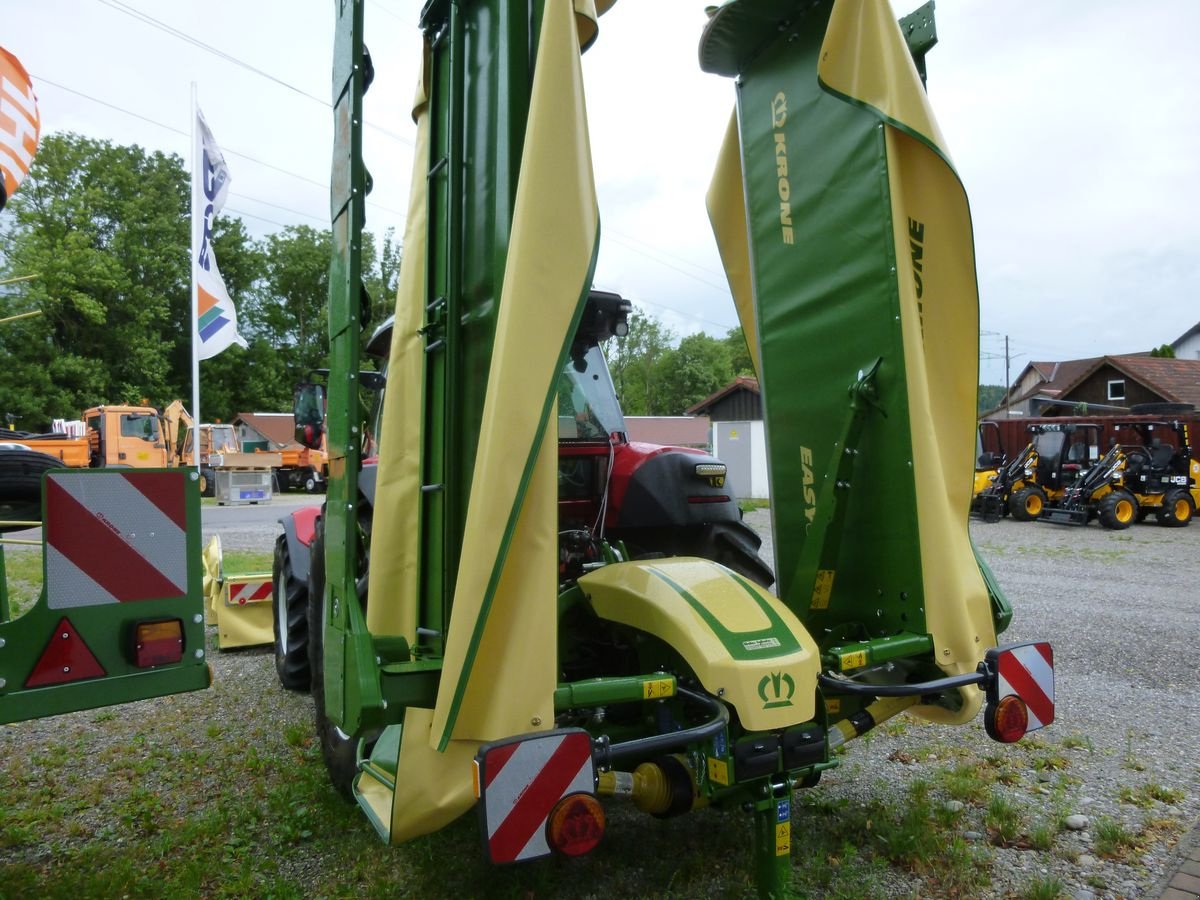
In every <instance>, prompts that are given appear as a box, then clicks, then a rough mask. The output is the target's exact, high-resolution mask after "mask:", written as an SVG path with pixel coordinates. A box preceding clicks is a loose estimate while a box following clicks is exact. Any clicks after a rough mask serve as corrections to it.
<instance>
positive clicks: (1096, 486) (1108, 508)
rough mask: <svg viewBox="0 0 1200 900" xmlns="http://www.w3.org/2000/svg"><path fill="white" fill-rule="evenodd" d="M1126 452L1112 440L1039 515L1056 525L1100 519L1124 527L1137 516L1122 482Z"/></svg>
mask: <svg viewBox="0 0 1200 900" xmlns="http://www.w3.org/2000/svg"><path fill="white" fill-rule="evenodd" d="M1124 471H1125V454H1124V453H1122V452H1121V448H1120V446H1119V445H1117V444H1114V445H1113V446H1112V447H1110V448H1109V449H1108V452H1107V453H1105V454H1104V456H1103V457H1101V458H1100V459H1099V460H1098V461H1097V462H1095V463H1093V464H1092V465H1090V466H1088V467H1087V468H1085V469H1083V470H1082V471H1081V472H1080V473H1079V474H1078V475H1077V476H1076V477H1075V478H1074V479H1073V480H1072V481H1071V482H1070V484H1068V485H1067V486H1066V487H1065V488H1063V489H1062V491H1061V493H1057V494H1056V495H1055V497H1054V500H1053V501H1051V502H1050V503H1049V504H1048V505H1047V506H1046V507H1045V508H1044V509H1043V510H1042V513H1041V515H1040V516H1039V521H1043V522H1051V523H1053V524H1056V525H1086V524H1087V523H1088V522H1090V521H1092V520H1093V519H1099V520H1100V524H1101V525H1103V526H1104V527H1105V528H1109V529H1112V530H1114V531H1123V530H1124V529H1126V528H1128V527H1129V526H1130V525H1132V524H1133V523H1134V522H1136V521H1137V518H1138V502H1137V498H1136V497H1134V496H1133V494H1131V493H1130V492H1129V491H1128V490H1126V489H1125V488H1124V486H1123V482H1124Z"/></svg>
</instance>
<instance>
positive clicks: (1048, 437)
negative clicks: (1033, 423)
mask: <svg viewBox="0 0 1200 900" xmlns="http://www.w3.org/2000/svg"><path fill="white" fill-rule="evenodd" d="M1066 438H1067V436H1066V435H1065V434H1063V433H1062V432H1061V431H1044V432H1042V433H1041V434H1039V435H1038V436H1037V440H1036V446H1037V452H1038V457H1039V458H1040V459H1041V461H1042V463H1043V464H1044V465H1045V466H1046V467H1047V468H1049V469H1051V470H1053V469H1054V468H1056V467H1057V466H1058V459H1059V457H1060V456H1062V451H1063V443H1064V442H1065V441H1066Z"/></svg>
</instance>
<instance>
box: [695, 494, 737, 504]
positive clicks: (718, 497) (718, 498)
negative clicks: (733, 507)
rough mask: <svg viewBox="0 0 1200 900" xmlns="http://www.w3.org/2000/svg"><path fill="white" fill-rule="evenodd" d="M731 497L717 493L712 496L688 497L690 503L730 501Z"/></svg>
mask: <svg viewBox="0 0 1200 900" xmlns="http://www.w3.org/2000/svg"><path fill="white" fill-rule="evenodd" d="M728 502H729V497H727V496H726V495H725V494H717V495H716V496H712V497H688V503H728Z"/></svg>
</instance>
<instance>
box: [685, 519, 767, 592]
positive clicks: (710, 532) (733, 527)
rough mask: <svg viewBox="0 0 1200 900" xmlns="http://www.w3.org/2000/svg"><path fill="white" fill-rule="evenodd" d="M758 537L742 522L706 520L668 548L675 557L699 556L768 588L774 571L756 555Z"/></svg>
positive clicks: (758, 543)
mask: <svg viewBox="0 0 1200 900" xmlns="http://www.w3.org/2000/svg"><path fill="white" fill-rule="evenodd" d="M760 546H762V540H761V539H760V538H759V536H758V535H757V534H755V533H754V531H753V530H752V529H751V528H750V526H749V525H745V524H743V523H742V522H710V523H709V524H707V525H705V526H704V527H703V528H702V529H701V530H700V531H699V532H697V533H696V534H695V535H692V536H689V537H685V538H682V539H680V540H679V541H678V542H677V543H676V545H675V546H674V547H673V548H672V549H671V553H672V554H674V555H679V556H699V557H701V558H703V559H711V560H712V561H713V562H716V563H720V564H721V565H723V566H725V567H726V568H727V569H732V570H733V571H735V572H737V573H738V574H739V575H741V576H742V577H743V578H746V579H748V580H750V581H753V582H754V583H755V584H760V585H762V586H763V587H770V586H771V585H772V584H774V583H775V573H774V572H772V571H771V567H770V566H769V565H767V563H766V562H765V561H764V560H763V558H762V557H761V556H759V555H758V548H759V547H760Z"/></svg>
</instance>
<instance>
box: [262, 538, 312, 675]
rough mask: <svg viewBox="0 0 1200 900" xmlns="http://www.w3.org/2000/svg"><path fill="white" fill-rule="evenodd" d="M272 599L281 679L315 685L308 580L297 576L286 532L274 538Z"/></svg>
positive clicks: (277, 662)
mask: <svg viewBox="0 0 1200 900" xmlns="http://www.w3.org/2000/svg"><path fill="white" fill-rule="evenodd" d="M271 578H272V585H273V587H272V589H271V591H272V603H273V605H274V607H275V614H274V616H273V619H274V622H275V671H276V672H277V673H279V683H280V684H282V685H283V686H284V687H285V688H287V689H288V690H289V691H308V690H309V688H311V687H312V667H311V666H310V665H309V661H308V582H307V581H301V580H300V579H299V578H297V577H296V573H295V571H294V570H293V569H292V554H291V551H290V550H289V549H288V539H287V535H286V534H281V535H279V537H278V539H276V541H275V565H274V566H273V567H272V571H271Z"/></svg>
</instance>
